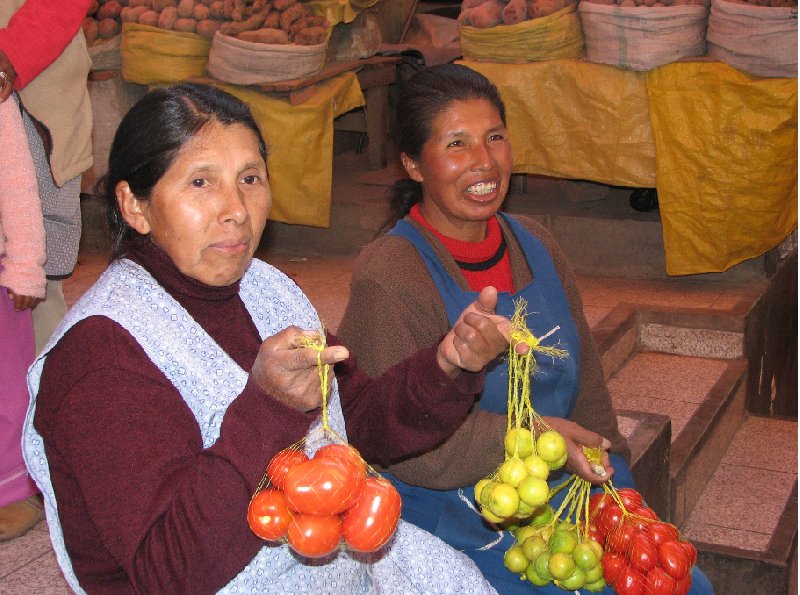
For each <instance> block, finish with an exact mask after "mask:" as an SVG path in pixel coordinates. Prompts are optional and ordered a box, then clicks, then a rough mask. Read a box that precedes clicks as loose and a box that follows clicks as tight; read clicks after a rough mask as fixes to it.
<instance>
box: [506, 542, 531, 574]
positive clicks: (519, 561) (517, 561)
mask: <svg viewBox="0 0 800 595" xmlns="http://www.w3.org/2000/svg"><path fill="white" fill-rule="evenodd" d="M529 563H530V561H529V560H528V558H526V557H525V554H524V553H523V552H522V548H521V547H520V546H518V545H512V546H511V547H510V548H508V550H507V551H506V553H505V555H504V556H503V564H505V566H506V568H508V569H509V570H510V571H511V572H513V573H514V574H522V573H523V572H525V570H526V569H527V568H528V564H529Z"/></svg>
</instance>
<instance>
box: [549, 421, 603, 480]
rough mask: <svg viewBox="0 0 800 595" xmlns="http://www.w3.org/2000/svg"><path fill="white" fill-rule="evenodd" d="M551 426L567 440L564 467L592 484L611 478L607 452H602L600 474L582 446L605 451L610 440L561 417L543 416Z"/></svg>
mask: <svg viewBox="0 0 800 595" xmlns="http://www.w3.org/2000/svg"><path fill="white" fill-rule="evenodd" d="M543 419H544V420H545V421H546V422H547V423H548V424H549V425H550V427H551V428H553V429H554V430H555V431H556V432H558V433H559V434H561V435H562V436H563V437H564V440H565V441H566V442H567V463H566V467H567V468H568V469H569V470H570V471H572V472H573V473H575V474H576V475H578V476H580V477H581V478H583V479H585V480H587V481H588V482H590V483H592V484H593V485H600V484H602V483H605V482H607V481H608V480H609V479H611V476H612V475H613V474H614V468H613V467H612V466H611V461H610V460H609V458H608V452H603V467H605V471H606V474H605V475H600V474H598V473H595V472H594V471H593V470H592V467H591V465H590V464H589V460H588V459H587V458H586V455H585V454H584V453H583V447H584V446H588V447H590V448H602V449H603V451H607V450H608V449H609V448H610V447H611V442H609V441H608V439H606V438H603V437H602V436H601V435H600V434H598V433H597V432H592V431H591V430H587V429H586V428H584V427H582V426H579V425H578V424H576V423H575V422H574V421H570V420H568V419H563V418H561V417H545V418H543Z"/></svg>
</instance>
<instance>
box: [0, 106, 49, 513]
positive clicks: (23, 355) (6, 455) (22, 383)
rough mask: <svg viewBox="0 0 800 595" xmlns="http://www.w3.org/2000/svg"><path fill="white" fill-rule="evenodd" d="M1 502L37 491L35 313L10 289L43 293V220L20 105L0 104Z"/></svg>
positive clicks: (36, 295)
mask: <svg viewBox="0 0 800 595" xmlns="http://www.w3.org/2000/svg"><path fill="white" fill-rule="evenodd" d="M0 145H2V147H3V149H2V150H0V506H5V505H6V504H11V503H12V502H16V501H18V500H22V499H24V498H27V497H28V496H32V495H33V494H35V493H37V491H38V490H37V489H36V485H35V484H34V483H33V481H32V480H31V478H30V477H29V476H28V471H27V469H26V468H25V462H24V461H23V459H22V448H21V440H22V424H23V422H24V420H25V413H26V411H27V409H28V402H29V401H30V396H29V395H28V384H27V378H26V376H27V371H28V367H29V366H30V365H31V363H33V358H34V357H35V353H36V344H35V340H34V334H33V320H32V318H31V311H30V310H24V311H22V312H17V311H15V310H14V302H13V301H12V300H11V298H10V297H9V295H8V289H7V288H10V289H12V290H13V291H14V292H16V293H18V294H20V295H29V296H34V297H44V291H45V276H44V268H43V265H44V259H45V251H44V223H43V221H42V206H41V202H40V201H39V189H38V186H37V184H36V172H35V171H34V169H33V160H32V159H31V154H30V150H29V149H28V140H27V137H26V136H25V129H24V127H23V124H22V117H21V115H20V111H19V106H18V105H17V102H16V101H15V100H14V98H10V99H8V100H6V101H4V102H3V103H0Z"/></svg>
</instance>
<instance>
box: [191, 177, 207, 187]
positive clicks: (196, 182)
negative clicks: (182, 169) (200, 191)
mask: <svg viewBox="0 0 800 595" xmlns="http://www.w3.org/2000/svg"><path fill="white" fill-rule="evenodd" d="M205 185H206V180H205V179H204V178H195V179H194V180H192V186H194V187H195V188H202V187H203V186H205Z"/></svg>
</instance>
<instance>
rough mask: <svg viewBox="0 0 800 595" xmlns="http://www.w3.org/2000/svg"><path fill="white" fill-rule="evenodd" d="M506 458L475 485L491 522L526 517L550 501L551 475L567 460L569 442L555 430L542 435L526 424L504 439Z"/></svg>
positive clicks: (482, 506)
mask: <svg viewBox="0 0 800 595" xmlns="http://www.w3.org/2000/svg"><path fill="white" fill-rule="evenodd" d="M504 447H505V461H504V462H503V464H502V465H500V467H498V468H497V470H496V471H495V473H494V474H492V476H491V477H489V478H485V479H482V480H480V481H479V482H478V483H477V484H476V485H475V501H476V502H477V503H478V506H479V507H480V509H481V514H482V515H483V517H484V518H485V519H486V520H487V521H489V522H490V523H496V524H497V523H503V522H508V521H509V520H512V519H526V518H529V517H530V516H531V515H533V514H534V512H535V511H536V510H537V509H538V508H540V507H542V506H544V505H545V504H547V502H548V500H549V499H550V486H548V485H547V477H548V475H549V474H550V471H551V470H554V469H558V468H560V467H562V466H563V465H564V463H565V462H566V460H567V443H566V442H565V441H564V437H563V436H561V434H559V433H558V432H556V431H555V430H551V429H548V430H546V431H544V432H542V433H541V434H539V436H538V437H534V433H533V430H530V429H528V428H524V427H518V428H513V429H511V430H509V431H508V433H507V434H506V436H505V440H504Z"/></svg>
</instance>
